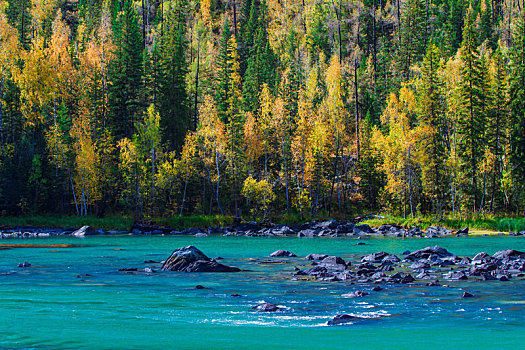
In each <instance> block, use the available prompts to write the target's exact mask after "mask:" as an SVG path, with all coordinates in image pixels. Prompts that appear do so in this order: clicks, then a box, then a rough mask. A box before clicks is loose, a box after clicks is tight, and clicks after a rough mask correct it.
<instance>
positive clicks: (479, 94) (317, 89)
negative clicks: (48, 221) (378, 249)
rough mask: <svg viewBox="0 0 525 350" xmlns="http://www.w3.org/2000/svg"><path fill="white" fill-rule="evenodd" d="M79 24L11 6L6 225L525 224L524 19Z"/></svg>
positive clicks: (323, 5)
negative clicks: (396, 219) (479, 220)
mask: <svg viewBox="0 0 525 350" xmlns="http://www.w3.org/2000/svg"><path fill="white" fill-rule="evenodd" d="M225 4H226V5H225ZM70 5H71V4H70V3H65V2H64V0H58V2H56V1H44V2H42V1H37V0H0V210H2V211H4V210H5V212H6V214H10V215H20V214H22V213H41V212H50V213H63V214H64V215H70V214H73V213H78V214H79V215H83V216H86V217H87V216H89V215H92V214H96V215H100V216H104V215H113V214H115V213H124V214H126V213H128V214H129V213H133V212H134V214H135V219H136V220H143V221H144V220H146V221H147V220H153V219H154V218H157V217H159V216H172V215H185V214H191V215H193V214H202V215H207V217H212V216H213V214H216V213H221V214H223V215H228V214H229V215H232V216H235V217H237V216H239V215H240V214H241V213H248V212H249V210H250V209H254V211H253V212H252V213H253V214H255V215H260V216H263V217H264V216H266V217H268V216H269V215H273V216H274V217H277V218H279V217H281V215H282V214H283V213H285V212H286V217H287V218H288V219H290V220H292V219H293V218H294V217H295V216H299V217H301V218H306V217H307V216H308V215H311V216H312V217H314V216H317V217H323V216H324V215H328V214H329V215H333V216H338V217H348V216H349V215H354V214H355V213H356V212H369V211H377V210H390V212H391V213H394V212H395V213H404V214H405V215H404V216H408V215H410V214H412V215H413V216H414V217H418V216H421V215H423V216H425V215H430V214H432V215H433V217H435V218H436V219H439V218H449V216H452V217H459V218H460V219H464V218H466V217H473V216H474V215H481V216H482V215H483V214H485V215H486V214H487V213H491V214H492V213H498V215H499V213H506V214H510V213H516V212H521V211H522V210H523V209H525V191H524V184H525V170H524V169H525V167H524V166H523V164H525V142H524V135H525V102H524V101H525V97H524V96H525V88H524V86H525V61H524V57H525V39H524V37H525V28H524V24H523V19H522V18H518V17H522V16H523V11H521V13H520V12H519V11H518V10H519V9H518V8H517V7H516V5H515V4H510V3H509V4H507V3H502V2H501V1H496V2H490V1H488V0H479V1H474V2H470V3H469V2H468V1H466V0H437V1H434V2H425V1H422V0H406V1H393V2H389V1H376V0H364V1H362V2H358V3H356V2H351V1H350V2H348V1H346V2H345V1H339V2H335V1H332V2H330V1H306V2H301V1H273V0H246V1H234V2H226V3H225V2H223V1H222V2H221V1H215V0H201V1H197V2H195V1H188V0H173V1H171V2H160V3H158V2H157V3H148V7H149V9H150V11H149V12H147V13H143V12H142V8H141V7H142V6H141V4H140V3H139V2H133V1H131V0H125V1H114V0H112V1H109V2H101V1H87V0H81V1H80V2H79V3H78V11H72V7H71V6H70ZM234 6H235V7H234ZM59 10H60V11H59ZM234 10H236V11H234ZM239 10H240V11H239ZM140 15H144V16H143V18H142V20H140V19H139V16H140ZM143 21H144V22H145V25H144V23H142V22H143ZM234 21H235V22H236V23H234ZM234 26H236V27H235V28H234ZM150 105H153V107H152V108H151V109H149V110H148V108H147V107H148V106H150ZM197 122H198V125H197ZM194 129H196V130H194ZM189 130H191V131H189ZM261 179H264V180H261ZM259 180H261V181H259ZM246 181H247V182H246ZM245 182H246V184H245ZM243 185H246V186H244V187H246V188H245V197H248V198H249V200H245V199H246V198H242V193H243ZM246 191H248V192H246ZM265 193H266V194H265ZM261 196H262V198H263V199H264V200H263V201H262V202H261V201H260V198H261ZM270 199H271V201H268V200H270ZM335 203H337V205H336V204H335ZM288 219H287V220H288ZM181 220H183V219H181ZM195 220H200V219H195ZM181 225H182V224H181Z"/></svg>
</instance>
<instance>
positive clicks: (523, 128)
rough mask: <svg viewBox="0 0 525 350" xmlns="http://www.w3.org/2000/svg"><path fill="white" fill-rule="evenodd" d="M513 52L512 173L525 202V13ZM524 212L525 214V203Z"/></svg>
mask: <svg viewBox="0 0 525 350" xmlns="http://www.w3.org/2000/svg"><path fill="white" fill-rule="evenodd" d="M513 43H514V46H513V48H512V51H511V64H510V68H511V75H510V87H509V88H510V91H509V93H510V111H511V122H510V124H511V125H513V127H512V130H511V147H512V155H511V160H512V165H513V166H512V171H513V173H514V174H515V178H516V180H517V181H516V185H517V186H518V193H521V196H520V197H521V200H524V198H525V196H524V191H523V188H524V184H525V12H524V15H523V17H522V18H521V19H520V21H519V22H518V25H517V26H516V31H515V33H514V36H513ZM522 205H523V211H524V212H525V203H524V204H522Z"/></svg>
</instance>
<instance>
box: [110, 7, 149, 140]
mask: <svg viewBox="0 0 525 350" xmlns="http://www.w3.org/2000/svg"><path fill="white" fill-rule="evenodd" d="M114 33H115V45H116V48H117V49H116V52H115V56H116V57H115V60H114V61H113V62H112V64H111V67H110V77H109V80H110V83H111V84H110V86H109V109H110V113H109V122H110V129H111V131H112V133H113V135H114V136H115V137H116V139H121V138H123V137H131V135H132V134H133V130H134V123H135V122H136V121H137V120H138V118H139V117H140V116H141V113H142V108H143V102H142V92H143V52H142V34H141V32H140V28H139V24H138V19H137V13H136V11H135V7H134V5H133V2H132V1H131V0H126V1H125V2H124V5H123V9H122V11H120V12H119V14H118V16H117V20H116V21H115V24H114Z"/></svg>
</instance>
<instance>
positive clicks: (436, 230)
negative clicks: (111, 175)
mask: <svg viewBox="0 0 525 350" xmlns="http://www.w3.org/2000/svg"><path fill="white" fill-rule="evenodd" d="M361 219H363V218H356V219H352V220H327V221H321V222H316V221H313V222H308V223H305V224H300V225H291V226H289V225H285V224H267V225H263V224H260V223H257V222H248V223H243V224H239V225H235V226H231V227H208V228H187V229H184V230H182V231H178V230H174V229H172V228H170V227H161V226H152V225H135V226H133V227H132V228H131V230H129V231H116V230H109V231H105V230H102V229H99V230H96V229H93V228H91V227H89V226H84V227H81V228H39V227H12V228H0V239H5V238H29V237H51V236H76V237H83V236H94V235H187V236H196V237H205V236H208V235H222V236H249V237H272V236H287V237H292V236H296V237H304V238H313V237H332V238H337V237H356V238H358V237H361V236H385V237H403V238H405V237H421V238H437V237H442V236H453V235H455V236H467V235H468V234H469V228H468V227H465V228H463V229H461V230H458V231H452V230H449V229H446V228H443V227H439V226H431V227H429V228H427V229H426V230H421V229H420V228H418V227H412V228H406V227H402V226H399V225H396V224H385V225H381V226H379V227H377V228H372V227H370V226H369V225H366V224H359V221H360V220H361ZM507 234H508V235H511V236H524V235H525V231H521V232H509V233H503V232H502V233H499V235H507Z"/></svg>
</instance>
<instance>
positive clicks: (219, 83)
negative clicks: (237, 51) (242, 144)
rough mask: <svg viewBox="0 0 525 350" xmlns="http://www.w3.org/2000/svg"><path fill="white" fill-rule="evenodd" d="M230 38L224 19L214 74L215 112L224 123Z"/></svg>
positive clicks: (229, 31) (228, 83) (228, 28)
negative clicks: (215, 72)
mask: <svg viewBox="0 0 525 350" xmlns="http://www.w3.org/2000/svg"><path fill="white" fill-rule="evenodd" d="M231 36H232V32H231V30H230V25H229V24H228V17H226V18H225V19H224V25H223V27H222V33H221V39H220V43H219V55H218V57H217V74H216V76H215V77H216V78H215V79H216V84H215V85H216V90H215V103H216V104H217V106H216V108H217V112H218V113H219V118H220V119H221V121H222V122H223V123H224V122H225V121H226V118H227V117H226V115H227V111H228V101H229V87H230V71H231V68H230V66H229V62H228V61H229V59H228V42H229V40H230V38H231Z"/></svg>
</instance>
